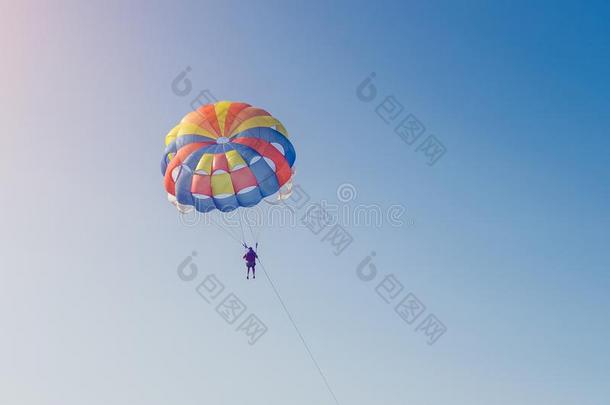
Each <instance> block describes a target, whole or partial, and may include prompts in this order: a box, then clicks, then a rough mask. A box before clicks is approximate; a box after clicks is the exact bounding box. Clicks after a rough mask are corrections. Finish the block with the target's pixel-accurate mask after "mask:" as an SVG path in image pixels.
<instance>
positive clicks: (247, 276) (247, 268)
mask: <svg viewBox="0 0 610 405" xmlns="http://www.w3.org/2000/svg"><path fill="white" fill-rule="evenodd" d="M249 279H250V266H246V280H249Z"/></svg>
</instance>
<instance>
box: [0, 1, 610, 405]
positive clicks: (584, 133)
mask: <svg viewBox="0 0 610 405" xmlns="http://www.w3.org/2000/svg"><path fill="white" fill-rule="evenodd" d="M292 3H293V2H285V1H269V2H230V1H225V2H218V1H205V2H204V1H199V2H194V1H193V2H183V3H180V4H178V3H177V2H166V3H160V2H154V1H153V2H139V3H136V2H132V3H131V4H130V5H125V4H121V3H120V2H118V1H117V2H112V1H111V2H99V1H98V2H87V4H85V3H84V2H76V1H74V2H68V1H57V2H40V3H33V2H12V3H8V2H5V3H4V5H3V7H2V8H3V15H4V18H3V25H2V27H1V28H0V31H1V32H2V35H1V36H0V49H1V51H2V56H3V58H2V59H3V62H2V64H1V66H0V72H1V73H0V84H1V88H2V92H1V96H0V100H1V103H2V108H1V109H0V115H1V119H0V125H1V129H2V135H1V136H2V140H3V143H4V145H5V153H4V156H3V159H2V160H1V161H0V162H1V163H0V169H1V173H2V174H1V175H0V179H1V180H2V185H3V187H2V189H3V192H2V193H0V196H1V197H0V198H1V201H2V210H0V221H1V222H0V225H1V228H0V229H1V231H0V237H1V238H2V239H1V242H2V243H1V245H0V246H1V248H0V249H1V251H0V253H1V258H2V270H0V321H1V322H2V332H0V402H1V403H7V404H23V405H38V404H60V403H61V404H64V405H72V404H74V405H76V404H79V405H80V404H82V403H83V402H86V403H87V404H91V405H95V404H104V405H105V404H109V403H112V404H148V405H153V404H159V405H161V404H163V405H166V404H170V403H171V404H173V403H175V404H183V405H188V404H193V405H194V404H202V403H210V404H238V403H246V402H247V403H250V404H261V405H263V404H265V405H267V404H295V405H300V404H313V403H315V404H333V403H334V402H333V398H332V397H331V395H330V394H329V392H328V391H327V389H326V387H325V385H324V383H323V381H322V378H321V377H320V375H319V374H318V372H317V370H316V368H315V366H314V365H313V363H312V362H311V360H310V358H309V357H308V355H307V352H306V351H305V349H304V347H303V345H302V343H301V341H300V340H299V337H298V335H297V334H296V332H295V331H294V329H293V328H292V326H291V324H290V322H289V320H288V318H287V317H286V314H285V313H284V312H283V310H282V307H281V306H280V305H279V303H278V301H277V299H276V297H275V296H274V294H273V290H272V289H271V288H270V286H269V284H268V283H267V282H266V280H265V279H264V278H263V277H260V276H259V278H258V279H257V280H256V282H248V283H246V280H245V279H244V277H243V263H242V261H241V254H242V250H241V249H240V247H239V246H238V245H237V244H236V243H235V242H234V241H233V240H232V239H231V238H230V237H229V236H228V235H227V234H226V233H224V232H222V231H220V230H219V229H217V228H215V227H213V226H210V225H203V224H199V225H197V226H185V225H184V224H183V223H181V222H180V220H179V216H178V215H177V213H176V211H175V209H174V208H173V207H172V206H171V205H170V204H168V202H167V200H166V198H165V193H164V192H163V188H162V182H161V173H160V171H159V161H160V158H161V156H162V149H163V138H164V136H165V134H166V133H167V131H168V130H169V129H171V128H172V127H173V126H174V125H175V124H176V123H177V122H178V121H179V119H180V118H181V117H182V116H183V115H184V114H185V113H186V112H188V111H189V109H190V106H189V104H190V101H191V99H192V98H193V97H194V96H195V95H196V93H197V92H198V91H199V90H203V89H209V90H210V91H211V92H212V93H213V94H214V95H215V96H216V97H218V98H219V99H227V100H236V101H246V102H248V103H251V104H253V105H256V106H260V107H263V108H265V109H266V110H268V111H270V112H271V113H272V114H273V115H274V116H276V117H278V118H279V119H280V120H281V121H282V122H283V123H284V124H285V126H286V127H287V128H288V130H289V131H290V134H291V139H292V141H293V143H294V145H295V147H296V150H297V168H298V169H297V182H298V183H299V184H301V185H302V187H303V188H304V189H306V190H307V192H308V193H309V194H310V196H311V199H312V201H319V200H326V201H328V202H331V203H332V202H336V201H337V195H336V190H337V187H338V186H339V185H341V184H345V183H349V184H351V185H353V187H354V188H355V190H356V192H357V196H356V199H355V200H354V201H352V202H351V203H350V204H351V205H355V204H368V205H370V204H378V205H379V206H380V207H383V208H384V209H385V208H387V207H389V206H391V205H396V204H400V205H402V206H404V207H405V208H406V212H405V214H404V217H403V219H405V225H404V226H402V227H392V226H389V225H387V224H385V225H384V226H382V227H365V226H357V225H355V224H345V225H346V229H348V230H349V232H350V233H351V235H352V236H353V238H354V242H353V243H352V245H350V247H349V248H348V249H347V250H346V251H345V252H344V253H343V254H341V255H340V256H335V255H333V253H332V246H330V245H329V244H327V243H322V242H321V241H320V239H321V235H318V236H316V235H313V234H312V233H310V232H309V230H307V229H306V228H303V227H281V226H269V227H264V229H263V230H262V233H261V237H260V242H261V245H260V253H261V257H262V258H263V259H264V263H265V266H266V269H267V270H268V271H269V274H270V276H271V277H272V278H273V280H274V281H275V284H276V286H277V288H278V290H279V292H280V293H281V295H282V297H283V298H284V301H285V303H286V305H287V306H288V308H289V310H290V312H291V314H292V316H293V318H294V319H295V321H296V322H297V324H298V326H299V327H300V330H301V332H302V333H303V336H304V338H305V340H306V341H307V343H308V344H309V347H310V348H311V351H312V352H313V354H314V356H315V358H316V360H317V361H318V363H319V365H320V367H321V369H322V370H323V372H324V374H325V375H326V377H327V379H328V382H329V384H330V386H331V387H332V390H333V391H334V393H335V394H336V396H337V399H338V401H339V403H340V404H342V405H343V404H350V405H354V404H371V403H384V404H407V403H410V404H426V405H428V404H439V405H440V404H443V405H446V404H455V405H461V404H469V405H471V404H489V403H492V404H499V405H504V404H506V405H508V404H511V405H512V404H528V405H529V404H532V405H533V404H541V403H545V404H574V403H578V404H582V405H593V404H595V405H601V404H606V403H608V399H609V398H610V387H609V386H608V384H607V382H608V378H609V377H610V351H609V349H608V342H609V341H610V322H609V313H610V296H609V292H610V276H609V273H608V269H609V266H610V254H609V252H608V246H609V245H610V237H609V233H608V226H609V225H610V218H609V217H608V207H609V206H610V204H609V203H610V190H609V184H610V170H609V169H610V167H609V166H610V165H609V163H608V153H607V150H608V148H609V147H610V141H609V140H608V139H609V138H608V128H609V127H610V118H609V117H610V116H609V115H608V111H610V97H609V96H608V95H609V94H610V80H608V77H609V76H610V27H609V26H608V21H609V19H610V7H609V6H607V5H606V4H605V3H604V2H580V3H578V4H575V3H573V2H550V1H541V2H460V3H459V4H458V3H457V2H423V1H422V2H398V1H396V2H382V3H379V2H354V1H336V2H332V4H331V3H329V2H317V1H308V2H303V4H301V5H296V4H292ZM187 66H190V68H191V72H190V73H189V76H188V78H189V80H190V81H191V83H192V86H193V90H192V93H191V94H190V95H189V96H185V97H180V96H177V95H175V94H174V93H173V92H172V90H171V83H172V81H173V80H174V78H175V77H176V76H177V75H178V74H180V72H181V71H182V70H183V69H185V68H186V67H187ZM371 72H375V74H376V77H375V79H374V85H375V86H376V88H377V90H378V96H377V99H376V100H374V101H373V102H370V103H365V102H362V101H360V100H359V99H358V98H357V97H356V88H357V86H358V85H359V84H360V83H361V82H362V81H363V80H364V78H365V77H367V76H368V75H369V74H370V73H371ZM390 95H393V96H394V97H395V99H396V100H398V101H399V102H400V103H401V104H402V105H404V108H405V112H404V114H406V113H407V112H408V113H411V114H414V115H415V116H416V117H417V118H418V119H419V120H420V121H421V122H422V123H423V124H424V125H425V127H426V134H434V135H435V136H436V137H437V138H438V139H439V140H441V141H442V143H443V144H444V145H445V147H446V148H447V152H446V154H445V155H444V156H443V157H442V158H441V159H440V160H439V161H438V162H437V163H436V164H435V165H434V166H429V165H427V163H426V158H425V156H424V155H423V154H422V153H421V152H416V151H415V148H416V147H415V146H408V145H406V144H405V143H403V142H402V141H401V139H400V138H399V137H398V136H397V135H396V134H394V133H393V125H387V124H385V123H384V122H383V121H382V119H381V118H380V117H378V116H377V115H376V113H375V108H376V106H377V105H378V104H379V102H381V101H382V100H383V98H385V97H386V96H390ZM192 251H196V252H197V256H196V257H195V263H196V265H197V267H198V269H199V273H200V278H199V279H198V280H197V281H193V282H191V283H188V282H184V281H181V280H180V279H179V278H178V276H177V274H176V269H177V266H178V265H179V263H181V262H182V261H183V260H184V259H185V258H186V257H187V256H189V255H190V254H191V252H192ZM371 251H375V252H376V256H375V257H374V259H373V263H374V265H375V266H376V268H377V269H378V272H379V276H378V278H377V279H375V280H374V281H372V282H370V283H364V282H362V281H360V280H359V279H358V278H357V276H356V267H357V266H358V264H359V263H360V262H362V260H363V259H364V258H365V257H366V256H367V255H369V254H370V253H371ZM259 272H260V268H259ZM210 273H214V274H216V275H217V277H218V278H219V279H220V280H221V281H222V282H223V283H224V284H225V285H226V287H227V291H233V292H234V293H235V294H237V295H238V296H239V297H240V298H241V299H242V301H244V303H246V304H247V306H248V313H254V314H256V315H257V316H258V317H259V318H260V319H261V320H262V321H264V322H265V324H266V325H267V326H268V329H269V330H268V332H267V333H266V334H265V335H264V336H263V337H262V338H261V339H260V341H258V342H257V343H256V344H255V345H254V346H250V345H248V343H247V339H246V336H244V335H242V334H239V333H237V332H235V326H230V325H227V324H226V323H225V322H224V320H222V319H221V318H220V317H219V315H218V314H217V313H216V312H215V310H214V306H213V305H210V304H207V303H206V302H205V301H203V300H202V299H201V298H200V297H199V296H198V295H197V293H196V292H195V287H196V285H197V283H198V281H201V280H202V279H203V277H204V276H205V275H206V274H210ZM388 274H393V275H394V276H395V277H396V278H397V279H398V280H400V282H402V283H403V284H404V287H405V291H404V293H403V295H405V294H406V292H413V293H414V294H415V295H416V296H417V297H419V298H420V300H421V301H422V302H423V303H424V304H425V305H426V313H425V315H427V314H429V313H430V314H435V315H436V316H437V317H438V319H440V320H441V321H442V322H443V323H444V324H445V325H446V326H447V332H446V333H445V334H444V335H443V336H442V337H441V338H440V339H439V340H438V341H437V342H436V343H435V344H434V345H428V344H427V343H426V337H425V336H424V335H423V334H422V333H421V332H415V331H414V326H415V325H407V324H405V323H404V322H403V321H402V320H400V318H398V316H397V315H396V314H395V313H394V312H393V309H392V308H393V306H392V305H389V304H386V303H385V302H384V301H383V300H382V299H381V298H380V297H379V296H378V295H377V294H376V292H375V286H376V285H377V284H378V282H379V281H380V280H381V279H382V277H383V276H385V275H388ZM403 295H401V297H402V296H403ZM425 315H422V317H423V316H425Z"/></svg>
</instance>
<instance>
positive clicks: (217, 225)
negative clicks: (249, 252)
mask: <svg viewBox="0 0 610 405" xmlns="http://www.w3.org/2000/svg"><path fill="white" fill-rule="evenodd" d="M210 222H211V223H212V224H213V225H214V226H216V228H218V229H220V230H221V231H223V232H225V233H226V234H227V235H229V236H230V237H231V239H233V240H234V241H236V242H237V243H239V244H240V245H241V244H242V242H240V240H239V239H237V238H236V237H235V235H233V234H232V233H231V232H229V231H228V230H226V229H225V228H224V227H222V226H221V225H219V224H217V223H216V222H215V221H214V218H212V217H210Z"/></svg>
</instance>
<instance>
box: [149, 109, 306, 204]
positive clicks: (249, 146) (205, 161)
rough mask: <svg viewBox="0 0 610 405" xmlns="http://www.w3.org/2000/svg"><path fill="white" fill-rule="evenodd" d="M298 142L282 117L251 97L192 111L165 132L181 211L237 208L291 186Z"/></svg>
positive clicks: (168, 171)
mask: <svg viewBox="0 0 610 405" xmlns="http://www.w3.org/2000/svg"><path fill="white" fill-rule="evenodd" d="M295 158H296V153H295V151H294V147H293V146H292V144H291V143H290V141H289V140H288V132H287V131H286V128H284V126H283V125H282V123H281V122H280V121H278V120H277V119H276V118H274V117H272V116H271V114H269V113H268V112H267V111H265V110H262V109H260V108H256V107H252V106H251V105H249V104H246V103H237V102H231V101H220V102H217V103H214V104H207V105H204V106H201V107H199V108H198V109H197V110H195V111H192V112H190V113H188V114H187V115H186V116H184V118H183V119H182V121H180V123H179V124H178V125H176V126H175V127H174V128H173V129H172V130H171V131H170V132H169V133H168V134H167V136H166V137H165V153H164V156H163V160H162V161H161V172H162V173H163V175H164V176H165V190H166V191H167V193H168V198H169V200H170V201H171V202H172V203H174V204H175V205H176V207H177V208H178V209H179V210H180V211H189V210H191V209H192V207H194V208H195V209H196V210H197V211H200V212H208V211H212V210H214V209H219V210H221V211H232V210H234V209H236V208H238V207H252V206H254V205H256V204H258V203H259V202H260V201H261V200H262V199H263V198H264V197H267V196H270V195H272V194H274V193H276V192H280V194H281V192H282V190H288V191H289V190H290V189H291V180H292V176H293V173H294V171H293V169H292V167H293V165H294V161H295Z"/></svg>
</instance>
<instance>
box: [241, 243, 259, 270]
mask: <svg viewBox="0 0 610 405" xmlns="http://www.w3.org/2000/svg"><path fill="white" fill-rule="evenodd" d="M257 245H258V244H257ZM244 247H245V248H246V249H247V252H246V254H245V255H244V256H243V259H245V260H246V269H247V274H246V279H249V278H250V269H252V278H256V259H258V255H257V254H256V251H254V249H252V246H250V247H248V246H247V245H246V244H245V243H244Z"/></svg>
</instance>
